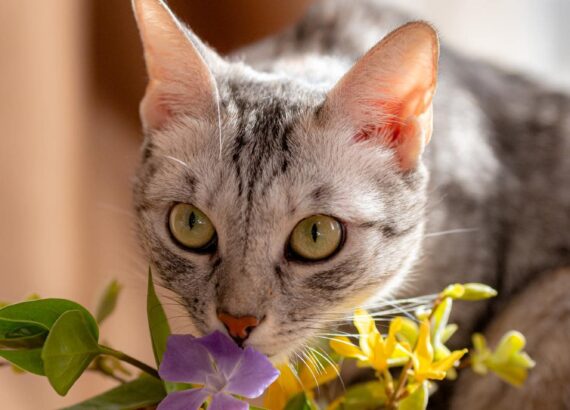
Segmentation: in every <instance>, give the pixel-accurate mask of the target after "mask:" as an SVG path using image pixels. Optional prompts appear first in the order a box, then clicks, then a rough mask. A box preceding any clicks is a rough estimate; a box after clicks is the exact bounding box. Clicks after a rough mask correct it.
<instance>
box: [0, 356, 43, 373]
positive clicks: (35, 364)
mask: <svg viewBox="0 0 570 410" xmlns="http://www.w3.org/2000/svg"><path fill="white" fill-rule="evenodd" d="M0 357H3V358H4V359H6V360H8V361H9V362H10V363H12V364H13V365H15V366H16V367H18V368H20V369H22V370H25V371H27V372H30V373H33V374H37V375H38V376H45V373H44V362H43V360H42V349H32V350H0Z"/></svg>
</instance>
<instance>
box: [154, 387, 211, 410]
mask: <svg viewBox="0 0 570 410" xmlns="http://www.w3.org/2000/svg"><path fill="white" fill-rule="evenodd" d="M207 398H208V392H207V391H206V390H205V389H190V390H184V391H177V392H174V393H170V394H169V395H168V396H166V398H165V399H164V400H162V401H161V402H160V404H159V405H158V408H157V409H156V410H198V409H199V408H200V406H201V405H202V404H203V403H204V402H205V401H206V399H207Z"/></svg>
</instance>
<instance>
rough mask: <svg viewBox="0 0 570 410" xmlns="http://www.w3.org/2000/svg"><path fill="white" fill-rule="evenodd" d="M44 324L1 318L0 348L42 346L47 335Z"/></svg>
mask: <svg viewBox="0 0 570 410" xmlns="http://www.w3.org/2000/svg"><path fill="white" fill-rule="evenodd" d="M47 333H48V330H47V329H46V328H45V327H44V326H40V325H36V324H31V323H28V322H17V321H12V320H7V319H0V348H9V349H21V348H25V349H32V348H35V347H41V346H43V344H44V341H45V339H46V337H47Z"/></svg>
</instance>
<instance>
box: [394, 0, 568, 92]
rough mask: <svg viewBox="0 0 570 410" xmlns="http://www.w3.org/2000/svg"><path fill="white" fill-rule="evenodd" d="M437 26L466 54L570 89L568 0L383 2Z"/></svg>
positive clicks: (444, 35) (414, 0)
mask: <svg viewBox="0 0 570 410" xmlns="http://www.w3.org/2000/svg"><path fill="white" fill-rule="evenodd" d="M383 1H385V2H386V4H390V5H394V6H396V7H400V8H402V9H406V10H409V11H411V12H412V13H414V14H415V15H417V16H419V17H420V18H423V19H426V20H428V21H430V22H432V23H433V24H435V26H436V27H437V29H438V30H439V32H440V35H441V38H442V41H444V42H446V43H448V44H451V45H452V46H453V47H454V48H456V49H458V50H461V51H462V52H464V53H466V54H469V55H472V56H480V57H482V58H485V59H487V60H490V61H493V62H494V63H496V64H499V65H501V66H504V67H505V68H509V69H514V70H517V71H522V72H525V73H530V74H531V75H533V76H534V77H535V78H539V79H540V80H541V81H544V82H546V83H549V84H551V85H552V86H553V87H560V86H562V87H564V88H565V89H567V90H570V41H569V39H570V25H569V24H568V22H569V21H570V1H568V0H477V1H471V0H383Z"/></svg>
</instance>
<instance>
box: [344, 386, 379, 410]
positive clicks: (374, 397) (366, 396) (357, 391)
mask: <svg viewBox="0 0 570 410" xmlns="http://www.w3.org/2000/svg"><path fill="white" fill-rule="evenodd" d="M387 400H388V397H387V396H386V388H385V385H384V382H383V381H382V380H375V381H371V382H366V383H360V384H356V385H354V386H352V387H350V388H348V389H347V391H346V394H345V395H344V396H343V397H342V398H341V399H340V400H338V403H336V406H333V409H334V410H376V409H379V408H381V407H382V406H384V405H385V404H386V401H387Z"/></svg>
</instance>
